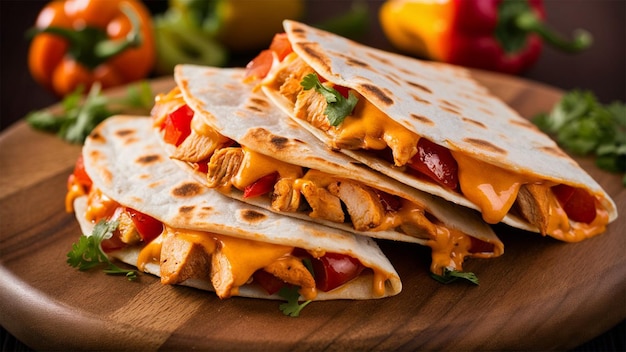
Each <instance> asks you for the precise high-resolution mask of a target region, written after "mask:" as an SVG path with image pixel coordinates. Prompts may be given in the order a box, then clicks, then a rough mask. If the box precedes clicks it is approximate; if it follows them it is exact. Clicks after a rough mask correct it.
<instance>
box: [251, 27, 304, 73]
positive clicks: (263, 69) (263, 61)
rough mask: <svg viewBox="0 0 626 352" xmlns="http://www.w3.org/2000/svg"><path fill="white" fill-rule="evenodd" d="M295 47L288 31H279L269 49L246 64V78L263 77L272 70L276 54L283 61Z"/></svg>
mask: <svg viewBox="0 0 626 352" xmlns="http://www.w3.org/2000/svg"><path fill="white" fill-rule="evenodd" d="M292 51H293V49H292V48H291V43H289V39H287V34H286V33H278V34H276V35H275V36H274V38H273V39H272V43H271V44H270V47H269V49H266V50H263V51H261V52H260V53H259V55H257V56H256V57H255V58H254V59H252V61H250V62H249V63H248V64H247V65H246V78H256V79H263V78H265V76H267V74H268V73H269V72H270V69H271V68H272V64H273V63H274V55H273V54H276V57H277V58H278V60H279V61H282V60H283V59H284V58H285V57H286V56H287V55H289V54H290V53H291V52H292Z"/></svg>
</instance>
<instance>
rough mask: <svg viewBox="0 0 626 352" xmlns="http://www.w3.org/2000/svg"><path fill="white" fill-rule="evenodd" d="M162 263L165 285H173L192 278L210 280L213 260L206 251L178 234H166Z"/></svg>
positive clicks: (162, 276)
mask: <svg viewBox="0 0 626 352" xmlns="http://www.w3.org/2000/svg"><path fill="white" fill-rule="evenodd" d="M160 261H161V282H162V283H164V284H171V285H173V284H177V283H181V282H183V281H185V280H187V279H191V278H197V279H203V280H208V279H209V272H210V270H211V259H210V258H209V255H208V254H207V253H206V251H205V249H204V248H203V247H202V245H200V244H197V243H192V242H190V241H187V240H185V239H182V238H180V237H179V236H177V235H176V234H168V235H165V234H164V236H163V243H162V247H161V260H160Z"/></svg>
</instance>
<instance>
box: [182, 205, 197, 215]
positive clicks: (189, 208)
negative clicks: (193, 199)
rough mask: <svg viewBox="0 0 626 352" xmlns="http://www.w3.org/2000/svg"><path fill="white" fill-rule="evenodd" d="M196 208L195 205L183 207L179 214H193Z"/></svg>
mask: <svg viewBox="0 0 626 352" xmlns="http://www.w3.org/2000/svg"><path fill="white" fill-rule="evenodd" d="M194 208H195V206H194V205H183V206H182V207H180V208H178V212H179V213H181V214H187V213H191V212H192V211H193V210H194Z"/></svg>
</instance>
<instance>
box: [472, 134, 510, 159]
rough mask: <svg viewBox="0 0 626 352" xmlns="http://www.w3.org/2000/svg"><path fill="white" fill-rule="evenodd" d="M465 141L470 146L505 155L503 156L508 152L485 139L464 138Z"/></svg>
mask: <svg viewBox="0 0 626 352" xmlns="http://www.w3.org/2000/svg"><path fill="white" fill-rule="evenodd" d="M463 140H464V141H465V142H467V143H469V144H473V145H474V146H476V147H479V148H481V149H484V150H489V151H492V152H494V153H498V154H503V155H506V154H507V152H506V150H504V149H502V148H500V147H498V146H496V145H494V144H492V143H491V142H489V141H486V140H484V139H478V138H464V139H463Z"/></svg>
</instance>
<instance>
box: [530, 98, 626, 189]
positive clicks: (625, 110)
mask: <svg viewBox="0 0 626 352" xmlns="http://www.w3.org/2000/svg"><path fill="white" fill-rule="evenodd" d="M533 122H534V123H535V124H536V125H537V126H538V127H539V128H540V129H541V130H542V131H544V132H546V133H548V134H551V135H553V136H555V138H556V141H557V142H558V143H559V144H560V145H561V146H563V147H564V148H565V149H567V150H569V151H571V152H572V153H575V154H578V155H590V154H594V155H595V156H596V164H597V165H598V167H600V168H601V169H604V170H607V171H611V172H618V173H626V104H624V103H622V102H613V103H611V104H608V105H604V104H602V103H600V102H599V101H598V99H597V98H596V96H595V95H594V94H593V93H592V92H590V91H580V90H573V91H571V92H568V93H567V94H565V95H564V96H563V98H561V100H560V101H559V102H558V103H557V104H556V105H555V106H554V108H553V109H552V111H550V112H549V113H544V114H539V115H537V116H535V118H534V119H533ZM622 183H623V184H624V186H625V187H626V175H625V176H624V178H623V179H622Z"/></svg>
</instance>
